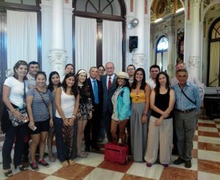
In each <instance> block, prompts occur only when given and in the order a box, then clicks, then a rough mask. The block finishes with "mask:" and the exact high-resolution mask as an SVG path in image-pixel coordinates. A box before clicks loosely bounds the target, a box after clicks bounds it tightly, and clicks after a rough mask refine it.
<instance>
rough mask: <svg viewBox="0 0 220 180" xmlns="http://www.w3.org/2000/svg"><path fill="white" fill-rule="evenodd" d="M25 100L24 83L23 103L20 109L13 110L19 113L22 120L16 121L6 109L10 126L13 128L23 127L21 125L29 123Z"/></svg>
mask: <svg viewBox="0 0 220 180" xmlns="http://www.w3.org/2000/svg"><path fill="white" fill-rule="evenodd" d="M25 99H26V92H25V82H24V96H23V100H24V102H23V107H22V108H18V107H17V106H16V108H15V109H16V110H17V111H19V112H20V113H21V115H22V117H23V119H22V120H19V119H17V118H16V117H15V116H14V114H13V113H12V112H11V111H10V110H9V109H7V111H8V116H9V119H10V120H11V123H12V125H13V126H15V127H16V126H21V125H23V124H25V123H27V122H28V121H29V117H28V114H27V109H26V106H25ZM12 105H13V104H12ZM13 106H14V107H15V105H13Z"/></svg>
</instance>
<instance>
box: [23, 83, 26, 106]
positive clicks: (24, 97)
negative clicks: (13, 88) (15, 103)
mask: <svg viewBox="0 0 220 180" xmlns="http://www.w3.org/2000/svg"><path fill="white" fill-rule="evenodd" d="M25 88H26V86H25V81H24V95H23V106H25V101H26V90H25Z"/></svg>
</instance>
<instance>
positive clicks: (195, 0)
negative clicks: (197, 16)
mask: <svg viewBox="0 0 220 180" xmlns="http://www.w3.org/2000/svg"><path fill="white" fill-rule="evenodd" d="M191 2H192V6H194V7H195V6H199V4H200V0H191Z"/></svg>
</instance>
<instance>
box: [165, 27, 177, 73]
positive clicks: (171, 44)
mask: <svg viewBox="0 0 220 180" xmlns="http://www.w3.org/2000/svg"><path fill="white" fill-rule="evenodd" d="M172 28H173V26H171V29H170V30H169V32H168V43H169V45H168V62H167V74H168V75H169V76H170V77H173V76H175V74H174V64H175V60H174V56H173V52H174V51H175V43H174V38H175V35H174V31H173V30H172Z"/></svg>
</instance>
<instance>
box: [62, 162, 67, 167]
mask: <svg viewBox="0 0 220 180" xmlns="http://www.w3.org/2000/svg"><path fill="white" fill-rule="evenodd" d="M61 164H62V166H63V167H68V166H69V163H68V162H67V161H63V162H61Z"/></svg>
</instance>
